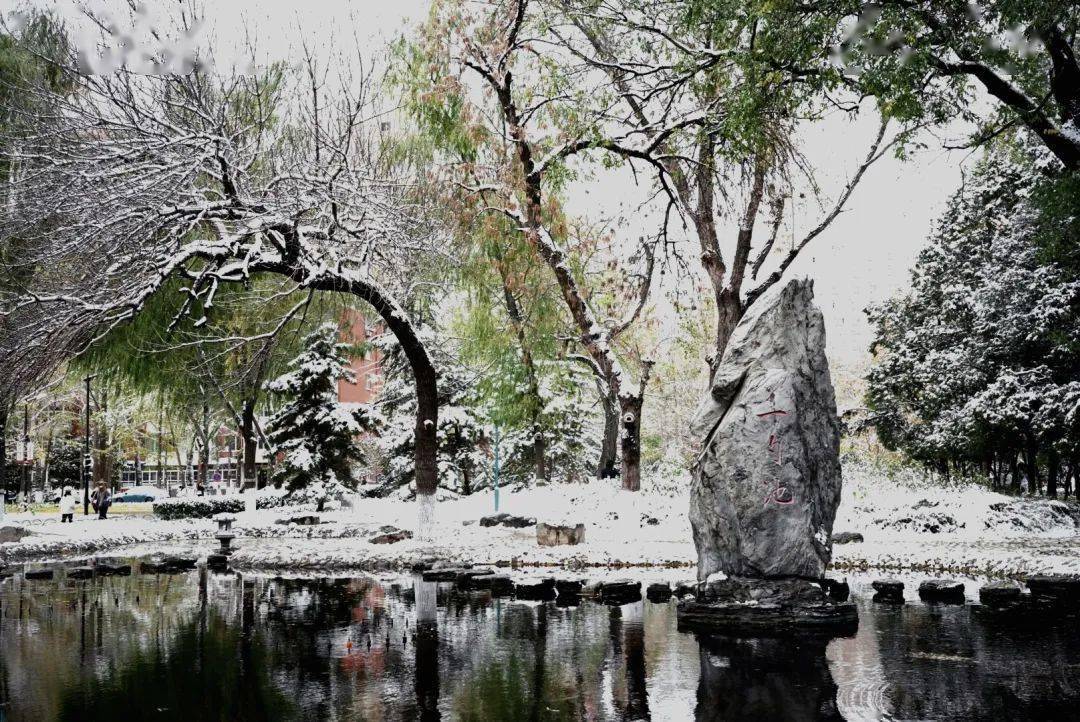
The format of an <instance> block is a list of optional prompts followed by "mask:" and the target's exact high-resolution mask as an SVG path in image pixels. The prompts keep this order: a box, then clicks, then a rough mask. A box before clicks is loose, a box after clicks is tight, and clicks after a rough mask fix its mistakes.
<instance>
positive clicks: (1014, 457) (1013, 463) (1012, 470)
mask: <svg viewBox="0 0 1080 722" xmlns="http://www.w3.org/2000/svg"><path fill="white" fill-rule="evenodd" d="M1009 477H1010V479H1009V483H1010V485H1011V486H1012V491H1013V493H1014V494H1016V495H1017V496H1020V455H1019V454H1018V453H1017V452H1015V451H1010V452H1009Z"/></svg>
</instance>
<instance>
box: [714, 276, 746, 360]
mask: <svg viewBox="0 0 1080 722" xmlns="http://www.w3.org/2000/svg"><path fill="white" fill-rule="evenodd" d="M742 316H743V307H742V304H741V303H740V302H739V298H738V296H737V295H735V294H734V293H733V292H732V291H731V289H730V288H723V289H721V290H720V291H718V292H717V294H716V356H714V357H713V361H712V364H710V370H709V380H710V381H711V380H712V375H713V373H714V372H715V371H716V367H717V366H719V365H720V360H721V359H722V358H723V356H724V351H726V350H727V345H728V342H729V341H730V340H731V334H732V333H734V331H735V327H736V326H738V325H739V319H741V318H742Z"/></svg>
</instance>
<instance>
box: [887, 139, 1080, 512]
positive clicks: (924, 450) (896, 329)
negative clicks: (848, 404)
mask: <svg viewBox="0 0 1080 722" xmlns="http://www.w3.org/2000/svg"><path fill="white" fill-rule="evenodd" d="M1049 157H1050V156H1049V153H1048V152H1047V151H1045V149H1042V148H1039V147H1038V146H1037V145H1036V144H1035V143H1032V142H1026V141H1024V140H1023V139H1021V140H1008V141H1006V140H1003V141H1001V142H999V143H998V145H997V146H996V147H994V148H993V150H992V151H991V152H989V153H988V154H987V156H986V157H985V158H984V159H983V160H982V161H981V162H980V163H979V165H978V166H977V168H976V169H975V172H974V174H973V177H972V178H970V179H969V182H968V183H967V184H966V185H965V187H963V188H962V189H961V190H960V191H958V192H957V194H956V195H955V196H954V198H953V201H952V203H951V204H950V207H949V209H948V210H947V211H946V213H945V214H944V216H943V217H942V218H941V219H940V221H939V223H938V227H937V229H936V231H935V233H934V234H933V236H932V238H931V239H930V244H929V246H928V247H927V248H926V249H925V250H924V251H923V252H922V253H921V254H920V256H919V259H918V261H917V263H916V266H915V269H914V271H913V274H912V287H911V291H910V292H909V293H908V294H906V295H904V296H901V297H898V298H895V299H892V300H890V301H888V302H886V303H884V304H882V305H881V306H879V307H876V308H873V309H870V311H869V315H870V319H871V321H872V322H873V324H874V325H875V326H876V337H875V342H874V349H875V350H876V351H877V353H878V360H877V363H876V365H875V366H874V368H873V369H872V370H871V372H870V377H869V383H870V387H869V400H870V403H871V406H872V407H873V409H874V410H875V412H876V426H877V428H878V431H879V433H880V434H881V436H882V438H883V440H884V441H885V443H886V444H888V445H890V446H893V447H898V448H901V449H903V450H905V451H906V452H908V453H909V454H911V455H912V456H913V457H915V458H917V459H920V460H922V461H924V462H926V463H929V464H932V465H935V466H937V467H938V468H942V469H943V468H944V465H946V464H948V463H957V462H963V463H976V464H981V465H982V466H983V468H984V469H987V468H990V467H992V466H993V465H994V464H995V463H997V464H1000V463H1005V465H1006V466H1010V465H1011V466H1012V469H1013V475H1014V477H1015V459H1016V458H1017V455H1018V454H1019V455H1021V456H1022V457H1023V463H1024V465H1025V466H1026V472H1025V473H1026V475H1027V477H1028V479H1029V483H1030V484H1032V488H1035V485H1036V484H1037V483H1038V479H1039V475H1040V474H1041V473H1042V472H1041V468H1042V467H1045V468H1046V469H1047V474H1048V478H1049V477H1050V476H1053V475H1055V474H1056V470H1057V467H1058V464H1059V461H1060V460H1062V459H1064V460H1066V461H1068V462H1069V463H1070V464H1075V462H1076V461H1077V460H1078V458H1080V424H1078V422H1080V381H1077V380H1076V368H1077V367H1078V364H1080V357H1078V355H1077V352H1078V349H1080V345H1078V344H1080V268H1078V266H1077V264H1076V263H1075V261H1074V260H1072V261H1071V260H1070V259H1069V257H1068V255H1067V254H1061V253H1059V252H1056V251H1055V247H1056V244H1060V243H1064V242H1068V243H1071V244H1073V245H1074V244H1075V239H1074V238H1073V239H1072V240H1071V241H1070V240H1069V239H1070V236H1071V234H1072V233H1073V231H1070V230H1069V228H1068V227H1066V226H1061V225H1060V224H1056V223H1054V222H1052V220H1051V218H1050V217H1049V216H1048V214H1047V211H1046V209H1045V202H1046V199H1047V198H1052V197H1056V198H1061V197H1065V196H1063V195H1062V193H1061V192H1060V188H1058V185H1059V184H1060V183H1062V182H1067V181H1064V180H1062V177H1060V176H1048V175H1046V174H1045V173H1044V170H1043V169H1045V168H1046V167H1047V163H1050V164H1051V165H1052V164H1053V161H1051V160H1048V158H1049ZM1072 197H1074V198H1075V196H1072ZM1073 202H1075V201H1073ZM1014 483H1017V482H1016V481H1015V479H1014ZM1017 486H1018V483H1017ZM1051 493H1052V487H1051Z"/></svg>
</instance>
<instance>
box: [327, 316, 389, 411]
mask: <svg viewBox="0 0 1080 722" xmlns="http://www.w3.org/2000/svg"><path fill="white" fill-rule="evenodd" d="M345 321H346V323H347V324H348V327H347V328H346V329H345V331H344V333H343V334H342V341H344V342H345V343H354V344H364V345H367V342H368V341H370V340H371V339H373V338H375V337H376V336H379V335H381V334H382V333H383V332H384V331H385V327H384V326H383V324H382V323H381V322H375V323H372V322H371V321H369V320H367V319H366V318H364V315H363V314H362V313H360V312H359V311H355V310H350V311H346V315H345ZM349 365H350V366H351V367H352V371H353V374H354V375H355V376H356V382H355V383H349V382H347V381H345V380H344V379H342V380H340V381H338V401H341V402H342V403H346V404H367V403H371V401H372V400H373V399H374V398H375V397H376V396H378V395H379V392H380V391H381V390H382V387H383V369H382V351H380V350H379V349H377V348H371V347H369V348H368V349H367V351H365V352H364V354H363V355H361V356H356V357H353V358H352V359H350V363H349Z"/></svg>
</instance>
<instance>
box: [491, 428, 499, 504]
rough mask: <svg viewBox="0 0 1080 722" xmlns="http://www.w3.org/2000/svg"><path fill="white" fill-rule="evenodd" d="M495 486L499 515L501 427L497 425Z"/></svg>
mask: <svg viewBox="0 0 1080 722" xmlns="http://www.w3.org/2000/svg"><path fill="white" fill-rule="evenodd" d="M492 476H493V477H494V479H493V482H494V484H495V513H496V514H498V513H499V425H498V424H495V469H494V473H493V474H492Z"/></svg>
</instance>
